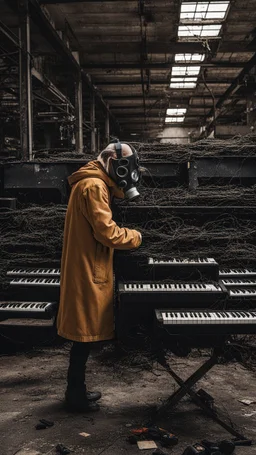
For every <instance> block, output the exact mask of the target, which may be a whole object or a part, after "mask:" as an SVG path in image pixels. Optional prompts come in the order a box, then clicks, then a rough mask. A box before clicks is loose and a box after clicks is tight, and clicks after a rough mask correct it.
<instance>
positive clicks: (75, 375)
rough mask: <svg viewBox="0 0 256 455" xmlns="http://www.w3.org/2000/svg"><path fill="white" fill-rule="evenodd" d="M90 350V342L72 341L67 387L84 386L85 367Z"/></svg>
mask: <svg viewBox="0 0 256 455" xmlns="http://www.w3.org/2000/svg"><path fill="white" fill-rule="evenodd" d="M90 351H91V343H80V342H78V341H74V343H73V346H72V348H71V351H70V360H69V368H68V388H75V389H77V388H84V387H85V367H86V362H87V360H88V357H89V354H90Z"/></svg>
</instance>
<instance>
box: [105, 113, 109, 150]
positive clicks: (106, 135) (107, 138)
mask: <svg viewBox="0 0 256 455" xmlns="http://www.w3.org/2000/svg"><path fill="white" fill-rule="evenodd" d="M107 107H108V105H107ZM109 133H110V128H109V111H108V110H107V111H106V117H105V145H108V144H109V135H110V134H109Z"/></svg>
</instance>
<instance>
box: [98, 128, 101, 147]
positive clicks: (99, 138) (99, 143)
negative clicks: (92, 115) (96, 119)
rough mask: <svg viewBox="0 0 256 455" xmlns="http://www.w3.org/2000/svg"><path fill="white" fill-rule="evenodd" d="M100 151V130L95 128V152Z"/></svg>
mask: <svg viewBox="0 0 256 455" xmlns="http://www.w3.org/2000/svg"><path fill="white" fill-rule="evenodd" d="M100 151H101V143H100V129H99V128H97V152H98V153H99V152H100Z"/></svg>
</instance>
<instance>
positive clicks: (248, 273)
mask: <svg viewBox="0 0 256 455" xmlns="http://www.w3.org/2000/svg"><path fill="white" fill-rule="evenodd" d="M219 277H220V278H249V277H250V278H252V277H255V278H256V269H252V268H244V269H243V268H237V269H236V268H232V269H228V268H223V269H220V274H219Z"/></svg>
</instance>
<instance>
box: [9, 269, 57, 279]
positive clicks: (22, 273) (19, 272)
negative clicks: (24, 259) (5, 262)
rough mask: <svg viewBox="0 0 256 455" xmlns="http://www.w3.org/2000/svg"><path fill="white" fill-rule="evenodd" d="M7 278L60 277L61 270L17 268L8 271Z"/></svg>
mask: <svg viewBox="0 0 256 455" xmlns="http://www.w3.org/2000/svg"><path fill="white" fill-rule="evenodd" d="M7 276H11V277H40V276H42V277H55V278H57V277H59V276H60V269H51V268H38V267H35V268H32V267H28V268H22V267H16V268H14V269H12V270H8V272H7Z"/></svg>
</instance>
